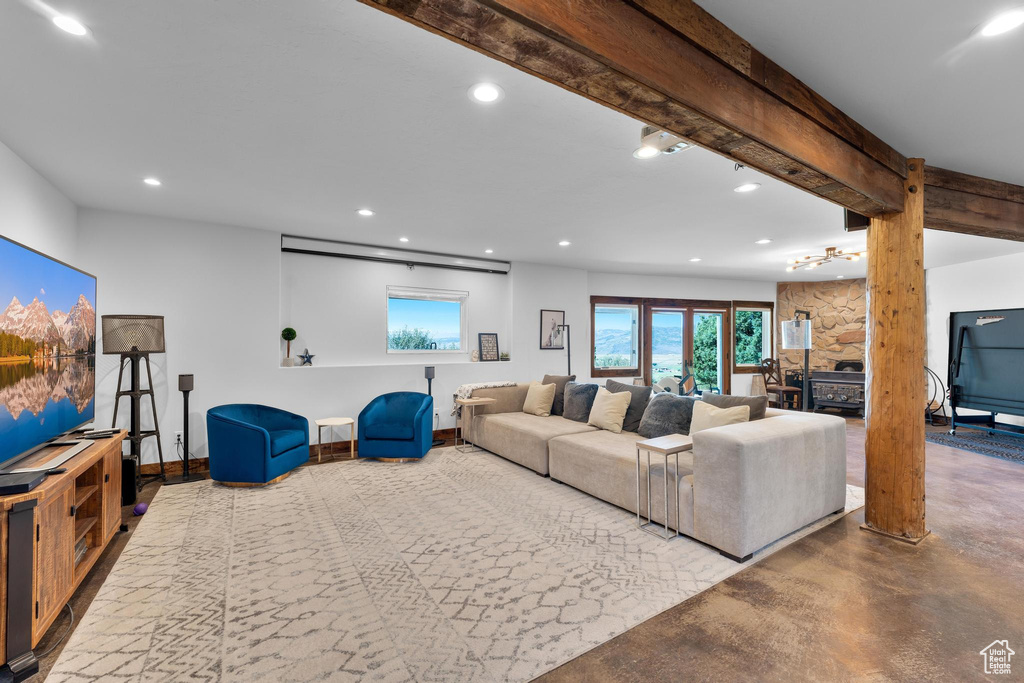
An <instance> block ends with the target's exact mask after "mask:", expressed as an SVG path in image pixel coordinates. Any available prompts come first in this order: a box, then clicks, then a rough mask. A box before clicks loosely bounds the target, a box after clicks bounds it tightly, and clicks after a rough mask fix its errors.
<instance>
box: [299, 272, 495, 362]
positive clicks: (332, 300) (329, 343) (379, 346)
mask: <svg viewBox="0 0 1024 683" xmlns="http://www.w3.org/2000/svg"><path fill="white" fill-rule="evenodd" d="M389 285H392V286H400V287H425V288H430V289H444V290H458V291H465V292H468V293H469V296H468V297H467V301H466V305H465V317H466V321H467V322H466V327H467V330H468V333H467V338H466V342H467V343H466V348H464V349H463V351H462V353H454V352H452V353H433V354H430V353H427V354H423V353H409V352H403V353H391V354H389V353H387V350H386V339H387V308H386V305H385V301H386V299H387V288H388V286H389ZM281 324H282V327H283V326H290V327H293V328H295V330H296V332H297V333H298V336H297V337H296V339H295V341H294V342H292V355H293V356H294V355H296V354H297V353H299V352H301V351H302V349H304V348H306V347H308V348H309V349H310V351H311V352H312V353H315V354H317V358H316V359H315V360H316V363H317V365H381V364H399V363H406V364H414V365H436V364H444V363H456V362H468V361H469V356H470V351H471V350H472V349H476V348H477V347H478V338H477V334H478V333H480V332H494V333H497V335H498V347H499V349H500V350H501V351H503V352H504V351H508V352H509V353H511V347H512V326H511V324H512V277H511V276H508V275H498V274H493V273H475V272H470V271H460V270H449V269H445V268H426V267H423V266H420V267H417V268H415V269H413V270H410V269H409V268H407V267H406V266H404V265H402V264H390V263H376V262H373V261H357V260H353V259H344V258H335V257H329V256H312V255H309V254H282V255H281ZM285 348H287V347H285V346H284V343H283V342H282V356H283V355H284V353H285V351H284V349H285Z"/></svg>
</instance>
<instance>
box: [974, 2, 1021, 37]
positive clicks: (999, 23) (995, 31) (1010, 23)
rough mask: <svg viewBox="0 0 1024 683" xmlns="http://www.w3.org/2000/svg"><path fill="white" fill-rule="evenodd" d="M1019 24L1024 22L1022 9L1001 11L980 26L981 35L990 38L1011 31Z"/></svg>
mask: <svg viewBox="0 0 1024 683" xmlns="http://www.w3.org/2000/svg"><path fill="white" fill-rule="evenodd" d="M1021 24H1024V9H1013V10H1010V11H1009V12H1003V13H1002V14H1000V15H998V16H997V17H996V18H995V19H993V20H991V21H990V22H988V23H987V24H985V25H984V26H982V27H981V35H983V36H985V37H987V38H991V37H992V36H998V35H1001V34H1003V33H1006V32H1007V31H1012V30H1013V29H1015V28H1017V27H1018V26H1020V25H1021Z"/></svg>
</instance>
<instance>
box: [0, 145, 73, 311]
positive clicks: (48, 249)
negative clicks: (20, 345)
mask: <svg viewBox="0 0 1024 683" xmlns="http://www.w3.org/2000/svg"><path fill="white" fill-rule="evenodd" d="M77 212H78V210H77V209H76V208H75V205H74V204H73V203H72V202H71V200H69V199H68V198H67V197H65V196H64V195H63V194H62V193H61V192H60V191H59V190H58V189H57V188H55V187H54V186H53V185H51V184H50V183H49V181H47V180H46V179H45V178H43V177H42V176H41V175H39V174H38V173H36V171H35V170H34V169H33V168H31V167H30V166H29V165H28V164H26V163H25V162H24V161H22V160H21V158H20V157H19V156H18V155H16V154H15V153H14V152H12V151H11V150H10V149H9V148H8V147H6V146H5V145H4V144H3V143H0V235H3V236H4V237H9V238H10V239H12V240H14V241H16V242H21V243H22V244H25V245H27V246H29V247H32V248H33V249H36V250H37V251H41V252H43V253H44V254H47V255H48V256H53V257H55V258H58V259H60V260H61V261H65V262H67V263H70V264H71V265H73V266H77V267H79V268H81V267H82V265H81V263H80V262H79V258H78V250H77V247H78V228H77V224H76V220H77V218H76V215H77ZM7 304H8V302H7V301H4V302H2V303H0V306H6V305H7ZM0 310H2V309H0Z"/></svg>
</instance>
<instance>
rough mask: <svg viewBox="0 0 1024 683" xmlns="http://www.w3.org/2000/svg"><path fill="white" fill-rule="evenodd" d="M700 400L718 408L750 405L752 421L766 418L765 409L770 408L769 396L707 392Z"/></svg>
mask: <svg viewBox="0 0 1024 683" xmlns="http://www.w3.org/2000/svg"><path fill="white" fill-rule="evenodd" d="M700 400H702V401H704V402H705V403H710V404H711V405H713V406H714V407H716V408H733V407H735V406H750V421H751V422H753V421H754V420H761V419H764V416H765V411H767V410H768V397H767V396H730V395H729V394H712V393H711V392H705V393H704V394H702V395H701V397H700Z"/></svg>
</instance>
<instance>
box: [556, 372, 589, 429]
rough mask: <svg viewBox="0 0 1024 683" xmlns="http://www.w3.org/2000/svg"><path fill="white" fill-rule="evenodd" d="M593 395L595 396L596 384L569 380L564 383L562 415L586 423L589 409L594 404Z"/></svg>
mask: <svg viewBox="0 0 1024 683" xmlns="http://www.w3.org/2000/svg"><path fill="white" fill-rule="evenodd" d="M595 396H597V385H596V384H577V383H576V382H569V383H568V384H566V385H565V406H564V407H563V410H562V417H564V418H565V419H567V420H575V421H576V422H583V423H586V422H587V420H588V419H590V409H591V408H592V407H593V406H594V397H595Z"/></svg>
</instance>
